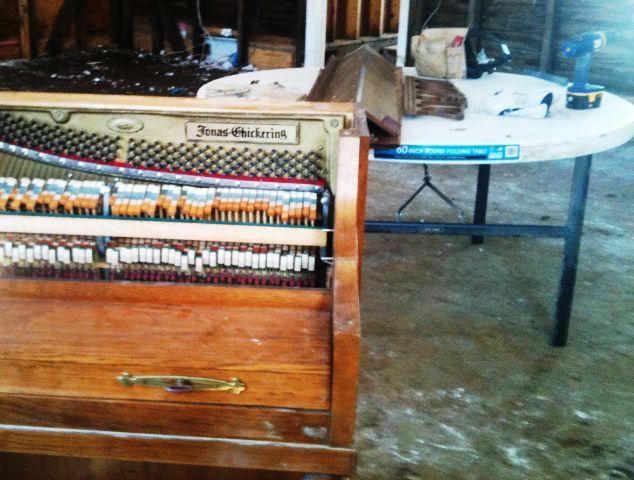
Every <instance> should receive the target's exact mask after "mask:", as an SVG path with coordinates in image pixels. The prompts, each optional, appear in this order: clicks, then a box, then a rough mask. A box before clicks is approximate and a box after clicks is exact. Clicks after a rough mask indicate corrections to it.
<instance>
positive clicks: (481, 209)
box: [471, 163, 491, 245]
mask: <svg viewBox="0 0 634 480" xmlns="http://www.w3.org/2000/svg"><path fill="white" fill-rule="evenodd" d="M490 179H491V164H490V163H487V164H484V165H478V186H477V188H476V199H475V208H474V210H473V224H474V225H484V224H485V223H486V221H487V201H488V199H489V180H490ZM471 243H473V244H474V245H481V244H482V243H484V237H483V236H482V235H474V236H473V237H471Z"/></svg>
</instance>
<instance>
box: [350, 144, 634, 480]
mask: <svg viewBox="0 0 634 480" xmlns="http://www.w3.org/2000/svg"><path fill="white" fill-rule="evenodd" d="M632 157H634V143H632V142H631V143H630V144H629V145H627V146H624V147H621V148H619V149H615V150H613V151H611V152H607V153H603V154H600V155H597V156H595V162H594V166H593V170H592V178H591V185H590V192H589V198H588V211H587V215H586V222H585V234H584V236H583V240H582V248H581V260H580V270H579V275H578V281H577V294H576V299H575V304H574V310H573V319H572V328H571V335H570V343H569V346H568V347H566V348H563V349H562V348H559V349H554V348H552V347H550V346H549V334H550V329H551V317H552V312H553V309H554V299H555V295H556V289H557V282H558V275H559V268H560V261H561V251H562V242H561V241H559V240H550V239H511V238H489V239H487V240H486V241H485V244H484V245H482V246H472V245H471V244H470V242H469V239H467V238H465V237H448V236H403V235H383V234H372V235H368V236H367V240H366V242H367V243H366V251H365V256H364V257H365V264H364V274H363V290H362V292H363V293H362V309H363V310H362V314H363V317H362V318H363V353H362V374H361V382H360V385H361V387H360V388H361V395H360V401H359V415H358V433H357V445H358V449H359V451H360V459H359V477H360V478H361V479H362V480H382V479H386V480H387V479H391V480H393V479H418V478H425V479H452V480H462V479H465V480H466V479H541V480H545V479H578V480H581V479H633V478H634V379H633V375H632V374H633V372H634V368H633V367H634V349H633V348H632V347H633V343H634V313H633V312H634V296H633V295H632V293H633V292H634V266H633V262H632V251H633V248H634V216H633V215H632V205H633V204H634V203H633V202H634V189H633V188H632V185H634V169H633V168H632V163H631V162H632ZM572 166H573V161H572V160H562V161H557V162H547V163H538V164H525V165H517V166H494V168H493V170H492V182H491V197H490V209H489V219H490V221H491V222H501V223H504V222H518V221H523V222H526V223H535V224H540V223H541V224H556V223H559V222H560V221H561V222H563V219H564V218H565V214H566V209H567V202H568V192H569V188H570V180H571V174H572ZM431 171H432V174H433V175H434V181H435V182H437V183H438V184H439V185H440V186H441V188H442V189H443V190H445V191H446V192H447V193H448V194H449V195H450V196H451V197H452V198H454V199H455V200H456V201H457V202H458V203H459V204H460V205H462V206H463V207H464V208H465V209H468V210H470V209H471V208H472V203H473V198H474V191H475V177H476V168H475V167H468V166H462V167H450V166H436V167H432V170H431ZM421 175H422V168H421V167H420V166H411V165H395V164H378V163H375V164H372V165H371V167H370V184H369V200H368V213H367V216H368V218H372V219H377V218H391V217H392V216H393V213H392V212H394V211H395V209H396V207H397V206H398V204H399V203H400V202H401V201H403V200H404V199H405V198H406V197H407V196H408V194H409V193H410V192H411V191H413V190H414V189H415V188H416V186H417V185H418V182H419V179H420V177H421ZM408 213H409V218H410V219H421V218H424V219H425V220H428V221H434V220H435V221H442V220H449V221H454V220H455V218H454V217H453V213H452V211H451V210H450V209H449V208H448V207H447V206H445V205H443V204H442V203H441V202H440V201H439V200H438V199H436V198H434V197H433V196H432V195H431V194H430V193H429V192H427V193H425V194H424V195H423V197H422V199H420V200H417V201H416V202H415V203H414V204H413V205H412V206H411V210H408Z"/></svg>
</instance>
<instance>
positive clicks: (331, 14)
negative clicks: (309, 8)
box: [308, 0, 400, 41]
mask: <svg viewBox="0 0 634 480" xmlns="http://www.w3.org/2000/svg"><path fill="white" fill-rule="evenodd" d="M308 1H310V0H308ZM399 6H400V1H399V0H328V31H327V37H328V41H334V40H342V39H355V38H359V37H378V36H380V35H383V34H384V33H395V32H397V31H398V13H399V12H398V11H399Z"/></svg>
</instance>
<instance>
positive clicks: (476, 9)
mask: <svg viewBox="0 0 634 480" xmlns="http://www.w3.org/2000/svg"><path fill="white" fill-rule="evenodd" d="M481 13H482V2H481V0H469V8H468V10H467V25H468V26H469V28H474V27H476V28H477V27H478V26H479V25H480V17H481Z"/></svg>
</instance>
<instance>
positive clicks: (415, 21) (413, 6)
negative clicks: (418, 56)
mask: <svg viewBox="0 0 634 480" xmlns="http://www.w3.org/2000/svg"><path fill="white" fill-rule="evenodd" d="M427 3H428V2H427V1H426V0H410V2H409V21H408V22H407V36H406V48H407V50H406V52H405V53H406V59H407V60H406V62H405V65H411V64H412V52H411V50H410V40H411V38H412V36H414V35H418V34H419V33H420V30H421V27H422V25H423V22H424V21H425V18H424V17H423V11H424V10H425V7H427V6H428V5H427Z"/></svg>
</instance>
